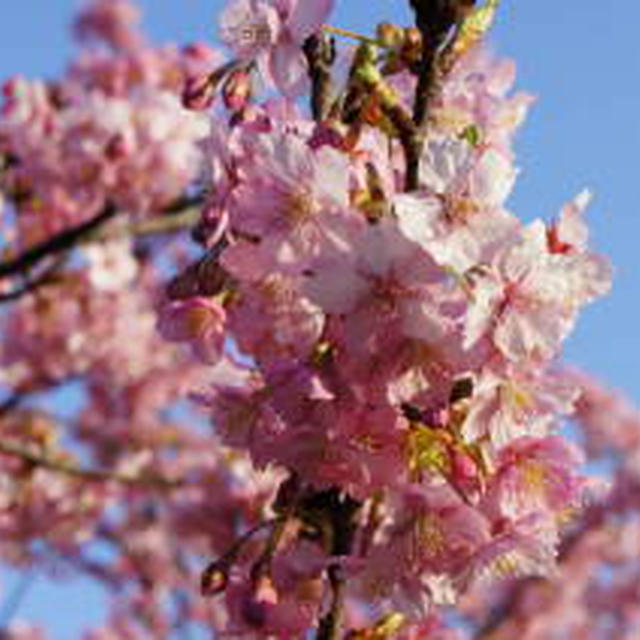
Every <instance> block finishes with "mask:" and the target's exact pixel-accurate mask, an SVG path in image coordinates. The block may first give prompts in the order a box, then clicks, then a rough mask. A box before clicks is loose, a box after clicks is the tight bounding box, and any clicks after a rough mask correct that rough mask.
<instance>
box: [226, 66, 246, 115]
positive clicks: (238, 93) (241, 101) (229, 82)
mask: <svg viewBox="0 0 640 640" xmlns="http://www.w3.org/2000/svg"><path fill="white" fill-rule="evenodd" d="M252 93H253V87H252V83H251V74H250V73H249V72H248V71H247V70H246V69H236V70H235V71H232V72H231V73H230V74H229V76H228V77H227V79H226V81H225V83H224V86H223V87H222V100H223V101H224V106H225V107H226V108H227V109H229V111H241V110H242V109H244V108H245V107H246V106H247V105H248V104H249V101H250V100H251V95H252Z"/></svg>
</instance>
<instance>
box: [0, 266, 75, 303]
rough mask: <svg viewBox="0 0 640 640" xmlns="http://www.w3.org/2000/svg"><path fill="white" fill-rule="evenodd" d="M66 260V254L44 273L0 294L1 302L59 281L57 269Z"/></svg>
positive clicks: (11, 300) (17, 297)
mask: <svg viewBox="0 0 640 640" xmlns="http://www.w3.org/2000/svg"><path fill="white" fill-rule="evenodd" d="M63 262H64V256H63V257H62V258H61V259H58V260H56V261H55V262H54V263H53V264H51V265H49V266H48V267H47V268H46V269H45V270H44V271H43V272H42V273H40V274H39V275H38V276H36V277H35V278H31V279H28V280H27V281H26V282H25V283H24V284H22V285H21V286H20V287H16V288H15V289H12V290H11V291H8V292H6V293H1V294H0V304H4V303H5V302H13V301H14V300H18V299H20V298H22V297H23V296H25V295H27V294H28V293H33V292H34V291H37V290H38V289H41V288H42V287H45V286H48V285H51V284H56V283H57V282H58V278H57V277H56V276H57V273H56V272H57V271H58V269H59V268H60V266H61V265H62V263H63Z"/></svg>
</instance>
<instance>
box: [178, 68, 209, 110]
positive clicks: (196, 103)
mask: <svg viewBox="0 0 640 640" xmlns="http://www.w3.org/2000/svg"><path fill="white" fill-rule="evenodd" d="M215 97H216V83H214V82H213V81H212V77H211V74H207V75H204V76H192V77H190V78H187V81H186V84H185V86H184V90H183V91H182V104H183V106H184V107H185V109H191V110H193V111H204V110H205V109H208V108H209V107H210V106H211V105H212V104H213V101H214V99H215Z"/></svg>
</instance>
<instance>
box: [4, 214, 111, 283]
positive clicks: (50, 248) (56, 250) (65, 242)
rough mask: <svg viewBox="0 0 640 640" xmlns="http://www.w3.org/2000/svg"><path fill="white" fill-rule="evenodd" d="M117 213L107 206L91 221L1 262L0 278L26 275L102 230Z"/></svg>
mask: <svg viewBox="0 0 640 640" xmlns="http://www.w3.org/2000/svg"><path fill="white" fill-rule="evenodd" d="M116 213H117V212H116V209H115V207H114V206H112V205H106V206H105V207H104V209H103V210H102V211H101V212H100V213H99V214H98V215H97V216H95V217H93V218H91V219H90V220H87V221H86V222H83V223H81V224H79V225H76V226H75V227H71V228H69V229H66V230H65V231H63V232H62V233H59V234H58V235H56V236H53V237H52V238H49V239H48V240H45V241H44V242H41V243H40V244H37V245H35V246H34V247H32V248H31V249H27V250H26V251H25V252H24V253H22V254H20V255H19V256H17V257H16V258H13V259H11V260H7V261H5V262H0V278H6V277H7V276H13V275H17V274H21V273H25V272H26V271H28V270H29V269H31V267H33V266H35V265H36V264H38V262H41V261H42V260H43V259H44V258H47V257H49V256H56V255H58V254H60V253H63V252H65V251H67V250H69V249H71V248H72V247H73V246H74V245H75V244H76V243H77V242H78V241H79V240H80V239H81V238H83V237H84V236H86V235H88V234H90V233H92V232H93V231H95V230H96V229H98V228H100V227H101V226H102V225H103V224H105V223H106V222H107V221H109V220H111V219H112V218H113V217H114V216H115V215H116Z"/></svg>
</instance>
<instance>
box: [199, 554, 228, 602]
mask: <svg viewBox="0 0 640 640" xmlns="http://www.w3.org/2000/svg"><path fill="white" fill-rule="evenodd" d="M228 583H229V565H228V564H227V563H226V562H224V561H221V560H219V561H216V562H212V563H211V564H210V565H209V566H208V567H207V568H206V569H205V570H204V571H203V572H202V577H201V578H200V592H201V593H202V595H203V596H215V595H217V594H219V593H222V592H223V591H224V590H225V589H226V588H227V584H228Z"/></svg>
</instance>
